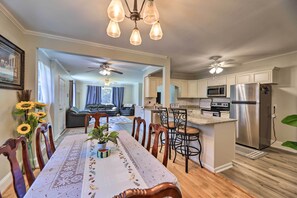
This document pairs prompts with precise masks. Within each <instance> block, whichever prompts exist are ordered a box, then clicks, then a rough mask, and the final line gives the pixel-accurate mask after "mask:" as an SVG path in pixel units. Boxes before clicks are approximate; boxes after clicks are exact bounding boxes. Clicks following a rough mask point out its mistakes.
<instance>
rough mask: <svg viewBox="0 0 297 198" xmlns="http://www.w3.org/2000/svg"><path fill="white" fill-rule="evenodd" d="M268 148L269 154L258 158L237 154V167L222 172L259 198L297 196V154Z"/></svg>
mask: <svg viewBox="0 0 297 198" xmlns="http://www.w3.org/2000/svg"><path fill="white" fill-rule="evenodd" d="M265 151H266V152H268V155H266V156H264V157H262V158H260V159H257V160H251V159H248V158H245V157H243V156H241V155H236V158H235V161H234V168H232V169H229V170H226V171H224V172H222V173H221V175H223V176H225V177H226V178H228V179H230V180H231V181H233V182H234V183H236V184H237V185H239V186H241V187H242V188H244V189H245V190H246V191H248V192H250V193H251V194H253V195H254V196H256V197H260V198H261V197H265V198H266V197H267V198H268V197H269V198H274V197H275V198H282V197H286V198H290V197H292V198H293V197H297V180H296V178H297V155H296V154H294V153H290V152H287V151H283V150H279V149H276V148H268V149H265Z"/></svg>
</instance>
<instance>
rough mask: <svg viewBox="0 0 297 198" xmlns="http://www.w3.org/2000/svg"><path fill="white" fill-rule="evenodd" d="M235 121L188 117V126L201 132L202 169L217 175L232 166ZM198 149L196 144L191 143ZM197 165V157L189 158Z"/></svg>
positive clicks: (197, 116) (196, 116) (198, 116)
mask: <svg viewBox="0 0 297 198" xmlns="http://www.w3.org/2000/svg"><path fill="white" fill-rule="evenodd" d="M235 124H236V120H235V119H229V118H220V117H205V116H201V115H189V116H188V126H193V127H195V128H198V129H199V130H200V131H201V134H200V140H201V144H202V153H201V161H202V164H203V166H204V168H206V169H208V170H210V171H211V172H214V173H217V172H221V171H223V170H226V169H228V168H231V167H232V166H233V164H232V161H233V160H234V158H235ZM191 145H192V146H195V147H198V148H199V145H198V142H191ZM190 159H192V160H193V161H195V162H197V163H199V161H198V156H193V157H190Z"/></svg>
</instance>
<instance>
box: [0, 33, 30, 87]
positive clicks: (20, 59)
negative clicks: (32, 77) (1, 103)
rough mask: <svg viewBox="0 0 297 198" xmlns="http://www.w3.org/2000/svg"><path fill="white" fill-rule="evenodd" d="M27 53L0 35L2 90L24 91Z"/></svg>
mask: <svg viewBox="0 0 297 198" xmlns="http://www.w3.org/2000/svg"><path fill="white" fill-rule="evenodd" d="M24 69H25V52H24V50H22V49H21V48H19V47H18V46H16V45H15V44H13V43H12V42H10V41H9V40H7V39H6V38H4V37H3V36H2V35H0V89H18V90H23V89H24V72H25V70H24Z"/></svg>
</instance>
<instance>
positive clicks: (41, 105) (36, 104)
mask: <svg viewBox="0 0 297 198" xmlns="http://www.w3.org/2000/svg"><path fill="white" fill-rule="evenodd" d="M35 106H36V107H45V106H46V104H45V103H42V102H35Z"/></svg>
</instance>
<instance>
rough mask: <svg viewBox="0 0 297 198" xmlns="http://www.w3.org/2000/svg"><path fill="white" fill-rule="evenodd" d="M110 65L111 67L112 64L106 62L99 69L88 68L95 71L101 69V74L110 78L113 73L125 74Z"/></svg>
mask: <svg viewBox="0 0 297 198" xmlns="http://www.w3.org/2000/svg"><path fill="white" fill-rule="evenodd" d="M109 65H111V63H108V62H104V63H102V64H101V65H100V67H99V68H98V67H88V68H90V69H93V70H97V69H99V74H101V75H103V76H109V75H110V74H111V72H114V73H117V74H123V72H121V71H118V70H116V69H114V68H112V67H110V66H109ZM93 70H92V71H93Z"/></svg>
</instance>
